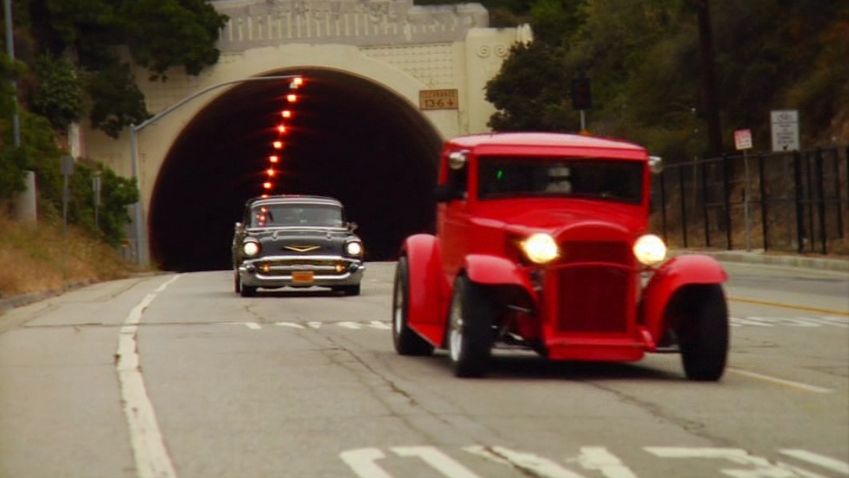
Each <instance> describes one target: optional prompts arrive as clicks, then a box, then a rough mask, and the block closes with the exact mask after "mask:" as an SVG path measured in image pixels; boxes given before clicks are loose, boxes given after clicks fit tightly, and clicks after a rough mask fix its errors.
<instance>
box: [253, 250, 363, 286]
mask: <svg viewBox="0 0 849 478" xmlns="http://www.w3.org/2000/svg"><path fill="white" fill-rule="evenodd" d="M365 269H366V267H365V265H364V264H363V261H361V260H360V259H354V258H350V257H341V256H266V257H259V258H256V259H248V260H245V261H243V262H242V264H240V265H239V278H240V280H241V282H242V285H245V286H248V287H267V288H272V287H310V286H320V287H335V286H353V285H357V284H359V283H360V281H361V280H362V279H363V272H364V271H365Z"/></svg>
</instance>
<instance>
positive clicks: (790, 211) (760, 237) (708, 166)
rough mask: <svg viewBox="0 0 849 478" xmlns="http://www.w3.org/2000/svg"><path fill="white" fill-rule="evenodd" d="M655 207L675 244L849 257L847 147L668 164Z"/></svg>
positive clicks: (657, 181)
mask: <svg viewBox="0 0 849 478" xmlns="http://www.w3.org/2000/svg"><path fill="white" fill-rule="evenodd" d="M652 205H653V208H652V227H653V230H655V231H660V232H661V233H662V235H663V237H664V240H665V241H666V242H667V244H669V245H670V246H671V247H679V248H699V247H705V248H721V249H729V250H731V249H749V250H751V249H759V250H765V251H786V252H798V253H807V252H814V253H821V254H847V255H849V238H847V223H849V148H845V147H842V148H837V147H835V148H818V149H815V150H810V151H789V152H782V153H758V154H744V155H734V156H730V155H726V156H722V157H720V158H711V159H703V160H696V161H690V162H684V163H675V164H668V165H666V166H665V167H664V171H663V172H662V173H661V174H659V175H656V176H655V177H654V184H653V188H652Z"/></svg>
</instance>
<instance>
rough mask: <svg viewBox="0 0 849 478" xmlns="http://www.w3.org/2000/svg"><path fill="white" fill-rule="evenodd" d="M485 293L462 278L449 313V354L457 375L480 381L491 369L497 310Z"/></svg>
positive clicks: (456, 285)
mask: <svg viewBox="0 0 849 478" xmlns="http://www.w3.org/2000/svg"><path fill="white" fill-rule="evenodd" d="M485 292H486V290H485V289H484V288H483V287H482V286H480V285H477V284H475V283H474V282H472V281H470V280H469V279H468V278H467V277H466V276H462V275H461V276H459V277H457V279H456V280H455V281H454V295H453V296H452V297H451V308H450V309H449V313H448V352H449V354H448V355H449V357H451V364H452V365H453V367H454V375H456V376H458V377H481V376H483V375H484V374H485V373H486V371H487V369H488V368H489V359H490V354H491V352H492V343H493V332H492V321H493V317H494V315H495V308H494V307H493V303H492V301H491V300H490V299H489V298H488V297H487V295H486V293H485Z"/></svg>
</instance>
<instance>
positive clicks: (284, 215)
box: [251, 204, 345, 227]
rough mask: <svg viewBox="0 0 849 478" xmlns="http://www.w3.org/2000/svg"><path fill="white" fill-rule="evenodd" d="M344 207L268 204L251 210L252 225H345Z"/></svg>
mask: <svg viewBox="0 0 849 478" xmlns="http://www.w3.org/2000/svg"><path fill="white" fill-rule="evenodd" d="M344 223H345V220H344V218H343V217H342V208H341V207H339V206H332V205H326V204H267V205H264V206H255V207H254V208H253V209H252V210H251V226H252V227H343V226H344Z"/></svg>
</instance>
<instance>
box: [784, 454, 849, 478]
mask: <svg viewBox="0 0 849 478" xmlns="http://www.w3.org/2000/svg"><path fill="white" fill-rule="evenodd" d="M780 451H781V453H783V454H785V455H787V456H792V457H793V458H797V459H799V460H802V461H807V462H808V463H813V464H815V465H819V466H821V467H823V468H825V469H828V470H831V471H835V472H837V473H841V474H843V475H847V476H849V463H845V462H842V461H840V460H835V459H834V458H829V457H827V456H822V455H818V454H816V453H813V452H810V451H807V450H798V449H795V448H786V449H783V450H780Z"/></svg>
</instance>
